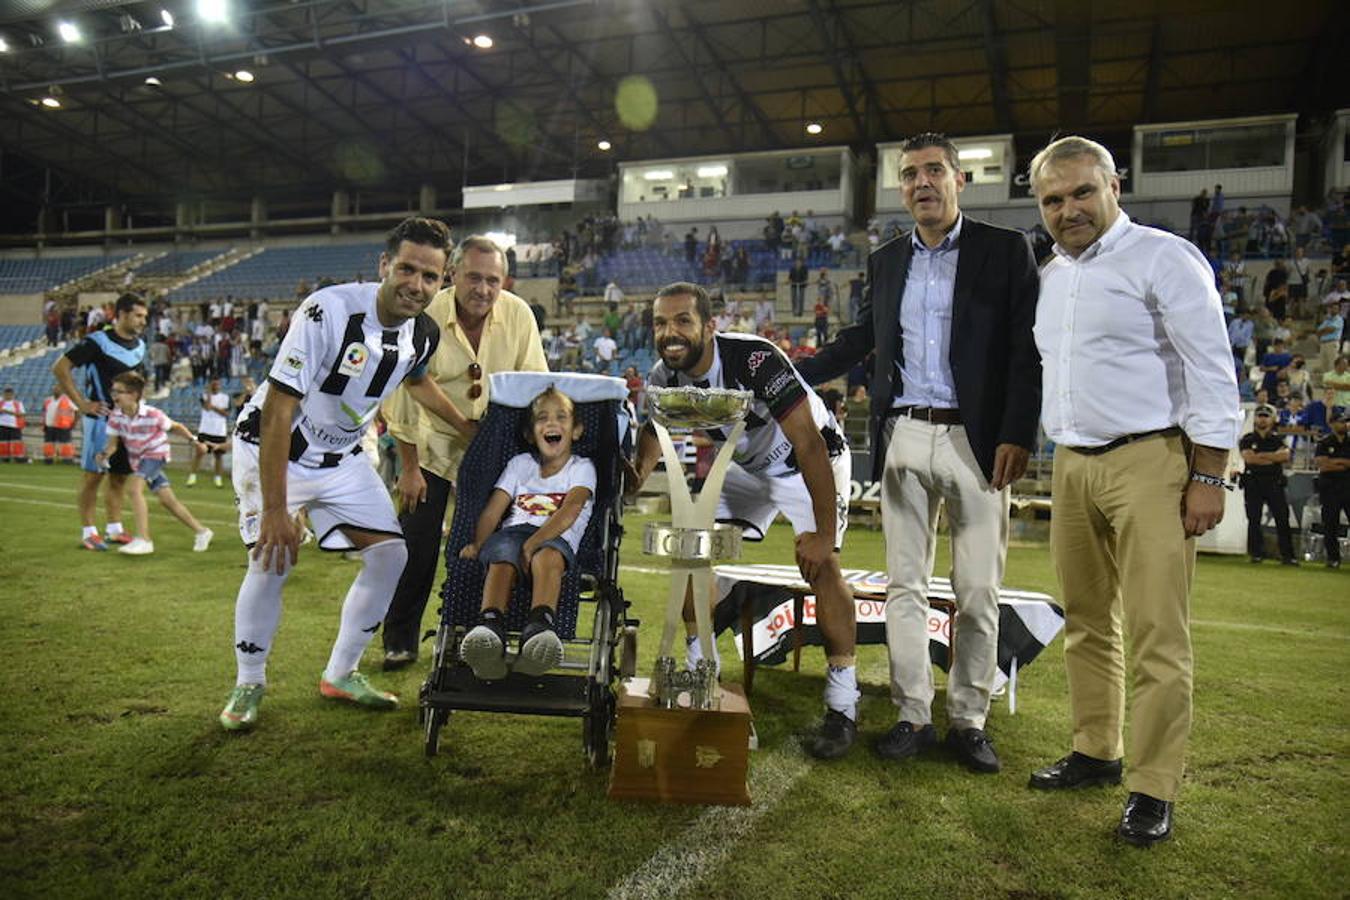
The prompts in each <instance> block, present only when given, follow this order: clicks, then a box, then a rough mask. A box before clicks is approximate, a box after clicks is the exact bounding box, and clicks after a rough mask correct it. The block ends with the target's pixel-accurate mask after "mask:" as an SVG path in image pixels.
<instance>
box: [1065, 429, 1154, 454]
mask: <svg viewBox="0 0 1350 900" xmlns="http://www.w3.org/2000/svg"><path fill="white" fill-rule="evenodd" d="M1178 434H1181V428H1180V427H1178V426H1176V425H1172V426H1170V427H1168V428H1155V429H1153V430H1152V431H1141V432H1139V433H1138V434H1127V435H1125V436H1124V437H1118V438H1116V439H1115V440H1114V441H1112V442H1111V443H1109V444H1102V445H1101V446H1100V447H1069V448H1068V449H1069V450H1072V451H1073V452H1074V453H1082V454H1084V455H1086V456H1098V455H1100V454H1102V453H1108V452H1110V451H1112V450H1114V449H1116V448H1117V447H1124V446H1125V445H1126V444H1132V443H1134V442H1135V441H1142V440H1143V439H1144V438H1151V437H1153V436H1154V435H1162V436H1163V437H1173V436H1174V435H1178Z"/></svg>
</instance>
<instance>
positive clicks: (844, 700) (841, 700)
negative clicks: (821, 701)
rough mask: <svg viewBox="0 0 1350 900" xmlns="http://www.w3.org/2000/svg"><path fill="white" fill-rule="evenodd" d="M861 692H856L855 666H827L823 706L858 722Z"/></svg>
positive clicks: (856, 673) (856, 676) (856, 672)
mask: <svg viewBox="0 0 1350 900" xmlns="http://www.w3.org/2000/svg"><path fill="white" fill-rule="evenodd" d="M860 699H862V692H861V691H859V690H858V667H857V666H828V667H827V668H826V674H825V705H826V706H828V707H829V708H830V709H833V710H835V711H836V712H841V713H843V714H844V715H846V716H848V717H849V718H850V719H852V720H853V721H855V722H856V721H858V701H859V700H860Z"/></svg>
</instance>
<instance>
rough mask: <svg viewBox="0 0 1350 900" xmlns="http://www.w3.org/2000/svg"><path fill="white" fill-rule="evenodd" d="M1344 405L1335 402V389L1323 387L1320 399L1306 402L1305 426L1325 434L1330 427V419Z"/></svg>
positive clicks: (1314, 431)
mask: <svg viewBox="0 0 1350 900" xmlns="http://www.w3.org/2000/svg"><path fill="white" fill-rule="evenodd" d="M1344 409H1345V407H1343V406H1340V405H1338V404H1337V403H1336V389H1335V388H1325V389H1324V390H1323V391H1322V396H1321V399H1319V400H1314V401H1313V402H1312V403H1309V404H1308V408H1307V409H1306V410H1305V413H1306V415H1307V422H1306V424H1307V426H1308V429H1309V430H1310V431H1312V432H1313V433H1314V434H1326V433H1327V432H1328V431H1329V430H1330V429H1331V420H1332V418H1333V417H1334V416H1336V415H1337V414H1339V413H1340V412H1341V411H1342V410H1344Z"/></svg>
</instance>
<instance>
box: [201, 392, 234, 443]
mask: <svg viewBox="0 0 1350 900" xmlns="http://www.w3.org/2000/svg"><path fill="white" fill-rule="evenodd" d="M202 400H204V401H206V406H203V407H202V417H201V420H200V421H199V422H198V423H197V431H198V433H199V434H210V435H215V436H217V437H225V436H226V435H227V434H229V433H230V423H229V421H228V420H227V419H226V418H225V416H226V414H227V413H228V412H229V411H230V395H229V394H227V393H225V392H224V391H217V392H216V393H214V394H212V393H209V392H208V393H205V394H202ZM218 409H223V410H225V412H223V413H222V412H216V410H218Z"/></svg>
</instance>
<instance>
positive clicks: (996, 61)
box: [980, 0, 1017, 134]
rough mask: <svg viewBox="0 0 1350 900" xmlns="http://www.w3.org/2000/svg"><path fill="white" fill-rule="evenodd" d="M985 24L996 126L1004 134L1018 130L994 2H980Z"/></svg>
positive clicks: (985, 43) (1006, 60) (989, 0)
mask: <svg viewBox="0 0 1350 900" xmlns="http://www.w3.org/2000/svg"><path fill="white" fill-rule="evenodd" d="M980 18H981V19H982V20H983V24H984V58H985V60H986V61H987V62H988V63H989V88H990V94H991V95H992V96H993V98H994V125H995V127H997V129H998V130H999V131H1000V132H1001V133H1003V134H1012V133H1013V132H1014V131H1016V130H1017V126H1016V125H1015V124H1014V122H1013V114H1012V103H1011V102H1010V101H1009V100H1008V54H1007V48H1006V47H1005V46H1004V41H1003V37H1002V36H1001V35H1000V34H999V33H998V23H997V21H996V20H995V19H994V0H980Z"/></svg>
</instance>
